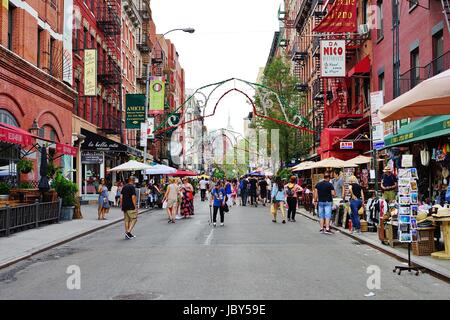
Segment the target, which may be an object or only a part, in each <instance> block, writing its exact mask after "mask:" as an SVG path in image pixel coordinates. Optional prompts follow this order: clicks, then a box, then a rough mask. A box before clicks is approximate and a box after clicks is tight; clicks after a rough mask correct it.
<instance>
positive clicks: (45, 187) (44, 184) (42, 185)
mask: <svg viewBox="0 0 450 320" xmlns="http://www.w3.org/2000/svg"><path fill="white" fill-rule="evenodd" d="M39 174H40V176H41V178H40V179H39V184H38V188H39V191H40V192H47V191H49V190H50V184H49V182H48V177H47V174H48V163H47V148H46V147H41V167H40V168H39Z"/></svg>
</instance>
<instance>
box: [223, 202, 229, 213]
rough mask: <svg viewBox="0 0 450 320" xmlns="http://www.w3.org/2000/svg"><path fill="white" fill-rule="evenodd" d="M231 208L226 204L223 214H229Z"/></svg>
mask: <svg viewBox="0 0 450 320" xmlns="http://www.w3.org/2000/svg"><path fill="white" fill-rule="evenodd" d="M229 211H230V208H229V207H228V204H227V203H226V202H225V205H224V206H223V212H227V213H228V212H229Z"/></svg>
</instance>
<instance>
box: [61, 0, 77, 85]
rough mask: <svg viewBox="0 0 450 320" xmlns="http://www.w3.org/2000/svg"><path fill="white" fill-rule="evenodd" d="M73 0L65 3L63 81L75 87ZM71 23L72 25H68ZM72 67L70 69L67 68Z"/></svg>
mask: <svg viewBox="0 0 450 320" xmlns="http://www.w3.org/2000/svg"><path fill="white" fill-rule="evenodd" d="M73 9H74V6H73V0H65V1H64V21H66V23H64V30H63V52H64V53H63V57H62V58H63V65H64V68H63V81H66V82H67V83H69V84H70V86H72V85H73V70H72V68H71V66H72V61H73V57H72V52H73V50H72V31H73V26H72V19H73V11H74V10H73ZM69 21H70V23H68V22H69ZM68 66H70V68H67V67H68Z"/></svg>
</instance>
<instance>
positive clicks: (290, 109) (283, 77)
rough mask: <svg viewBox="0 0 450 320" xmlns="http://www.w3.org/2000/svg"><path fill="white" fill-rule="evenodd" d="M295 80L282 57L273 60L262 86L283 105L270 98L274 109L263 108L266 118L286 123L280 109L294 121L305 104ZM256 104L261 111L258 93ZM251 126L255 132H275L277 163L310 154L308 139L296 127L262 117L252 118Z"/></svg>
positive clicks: (261, 105) (267, 68)
mask: <svg viewBox="0 0 450 320" xmlns="http://www.w3.org/2000/svg"><path fill="white" fill-rule="evenodd" d="M298 81H299V80H298V79H297V77H295V76H293V75H292V73H291V70H290V66H289V64H287V63H285V62H284V61H283V59H282V58H274V59H273V60H272V62H271V63H270V64H268V65H267V66H266V68H265V70H264V75H263V79H262V84H263V85H264V86H265V87H267V88H269V89H270V90H272V91H273V92H275V93H276V94H277V95H278V96H279V97H280V100H281V102H282V104H283V106H280V103H279V101H278V99H276V96H275V95H271V96H270V100H271V101H272V103H273V107H272V108H269V109H266V110H267V115H268V116H269V117H271V118H274V119H278V120H283V121H286V119H285V115H284V114H283V112H282V107H283V109H284V112H285V114H286V116H287V118H288V119H294V117H295V116H298V115H299V110H300V106H301V104H302V103H303V101H304V97H303V95H301V94H300V93H299V92H298V90H297V89H296V84H297V83H298ZM255 103H256V105H257V107H258V109H259V110H262V109H263V101H262V97H261V94H260V92H257V93H256V97H255ZM252 127H253V128H255V129H256V130H258V129H265V130H268V131H269V132H270V130H272V129H278V130H279V135H280V145H279V150H280V160H281V163H282V164H284V163H287V162H290V160H291V159H293V158H298V157H302V156H305V155H307V154H308V153H309V148H310V144H309V137H307V135H305V134H304V133H302V132H301V131H300V130H298V129H297V128H293V127H290V126H287V125H286V124H280V123H277V122H275V121H272V120H269V119H265V118H259V117H257V118H255V119H254V121H252Z"/></svg>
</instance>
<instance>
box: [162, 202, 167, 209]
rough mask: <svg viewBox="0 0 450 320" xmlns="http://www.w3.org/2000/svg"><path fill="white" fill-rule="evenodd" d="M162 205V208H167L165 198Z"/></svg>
mask: <svg viewBox="0 0 450 320" xmlns="http://www.w3.org/2000/svg"><path fill="white" fill-rule="evenodd" d="M162 207H163V209H167V200H166V201H164V202H163V204H162Z"/></svg>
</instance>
